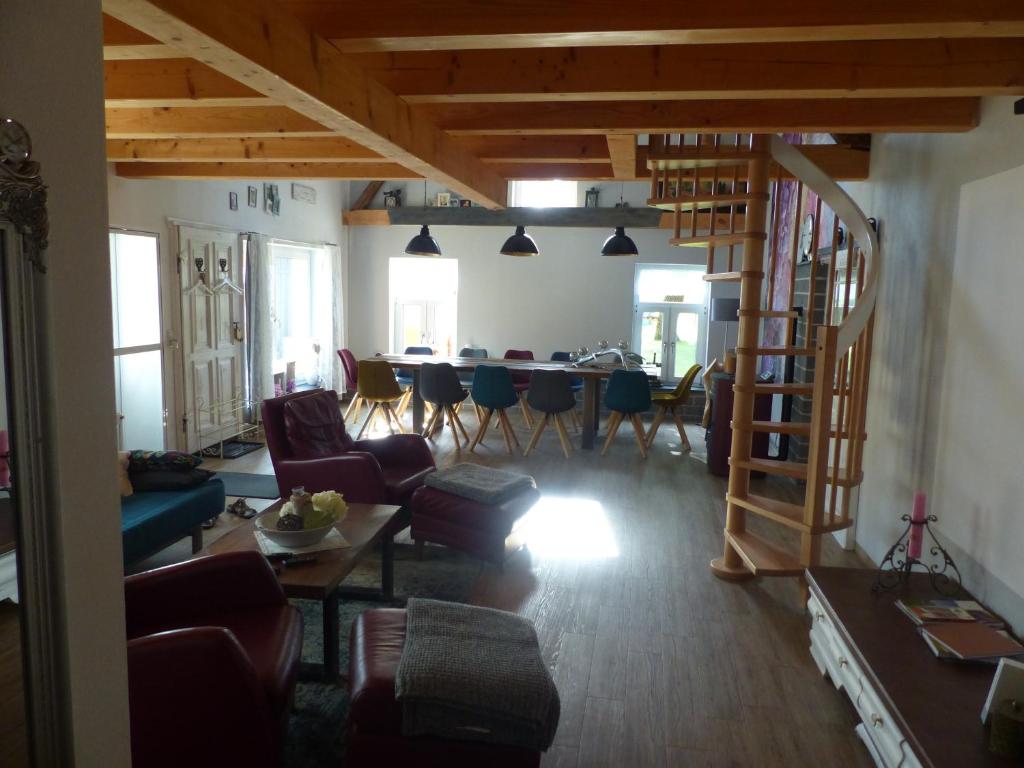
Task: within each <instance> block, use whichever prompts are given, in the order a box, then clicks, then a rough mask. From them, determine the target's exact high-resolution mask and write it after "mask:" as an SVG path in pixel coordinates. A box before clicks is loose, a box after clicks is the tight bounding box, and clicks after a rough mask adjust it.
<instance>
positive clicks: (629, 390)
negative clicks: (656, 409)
mask: <svg viewBox="0 0 1024 768" xmlns="http://www.w3.org/2000/svg"><path fill="white" fill-rule="evenodd" d="M604 404H605V405H606V406H607V407H608V410H609V411H611V416H609V417H608V437H607V439H606V440H605V441H604V448H602V449H601V455H602V456H604V455H605V454H606V453H608V449H609V448H611V446H612V441H613V440H614V439H615V433H616V432H618V430H619V425H620V424H621V423H622V420H623V419H625V418H628V419H629V421H630V422H631V423H632V424H633V429H634V430H635V431H636V442H637V445H638V446H639V447H640V455H641V456H643V457H644V458H645V459H646V458H647V434H646V432H645V431H644V425H643V422H642V421H641V420H640V414H641V413H643V412H644V411H646V410H648V409H650V407H651V384H650V380H649V379H648V378H647V374H646V373H644V372H643V371H625V370H621V369H620V370H617V371H612V375H611V378H610V379H608V389H607V390H606V391H605V395H604Z"/></svg>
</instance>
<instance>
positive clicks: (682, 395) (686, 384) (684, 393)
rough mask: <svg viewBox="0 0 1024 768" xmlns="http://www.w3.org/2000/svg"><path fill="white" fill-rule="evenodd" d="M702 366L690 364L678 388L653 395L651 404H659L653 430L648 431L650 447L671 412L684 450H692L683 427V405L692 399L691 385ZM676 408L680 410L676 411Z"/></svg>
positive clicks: (648, 444)
mask: <svg viewBox="0 0 1024 768" xmlns="http://www.w3.org/2000/svg"><path fill="white" fill-rule="evenodd" d="M700 368H701V367H700V366H699V365H697V364H696V363H694V364H693V365H692V366H690V370H688V371H687V372H686V373H685V374H683V378H681V379H680V380H679V383H678V384H677V385H676V388H675V389H673V390H672V391H671V392H655V393H654V394H652V395H651V404H652V405H655V406H657V408H658V410H657V411H656V412H655V414H654V421H652V422H651V430H650V432H648V433H647V447H648V448H650V447H651V446H652V445H654V437H655V435H657V434H658V427H660V426H661V422H663V421H664V420H665V417H666V416H668V415H669V414H670V413H671V414H672V420H673V421H675V423H676V429H678V430H679V439H680V440H681V441H682V443H683V450H684V451H688V450H690V441H689V440H687V439H686V430H685V429H683V414H682V407H683V406H684V405H686V401H687V400H689V399H690V387H692V386H693V380H694V379H695V378H697V374H698V373H700ZM676 408H679V409H680V410H679V411H676Z"/></svg>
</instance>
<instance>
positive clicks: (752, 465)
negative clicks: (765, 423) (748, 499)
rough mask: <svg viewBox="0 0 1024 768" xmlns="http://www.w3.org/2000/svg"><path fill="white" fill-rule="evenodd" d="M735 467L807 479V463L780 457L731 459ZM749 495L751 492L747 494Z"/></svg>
mask: <svg viewBox="0 0 1024 768" xmlns="http://www.w3.org/2000/svg"><path fill="white" fill-rule="evenodd" d="M730 464H732V466H734V467H743V468H744V469H749V470H750V471H751V472H767V473H769V474H772V475H783V476H784V477H795V478H797V479H798V480H806V479H807V464H805V463H804V462H802V461H782V460H780V459H744V460H742V461H735V462H734V461H731V460H730ZM747 495H748V496H749V495H750V494H747Z"/></svg>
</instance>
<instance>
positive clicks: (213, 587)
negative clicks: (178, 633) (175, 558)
mask: <svg viewBox="0 0 1024 768" xmlns="http://www.w3.org/2000/svg"><path fill="white" fill-rule="evenodd" d="M124 599H125V616H126V620H127V630H128V637H130V638H131V637H138V636H139V635H143V634H151V633H152V632H156V631H160V630H163V629H172V628H176V627H180V626H183V625H187V624H188V623H190V622H191V623H193V624H194V619H195V618H196V617H199V616H211V615H216V614H217V613H218V612H221V613H223V612H228V611H238V610H246V609H251V608H258V607H261V606H268V605H269V606H274V605H283V604H284V603H285V602H286V599H285V596H284V591H283V590H282V589H281V584H280V583H279V582H278V580H277V577H276V576H275V575H274V569H273V568H271V567H270V564H269V563H268V562H267V561H266V559H265V558H264V557H263V555H262V554H260V553H259V552H255V551H251V552H225V553H224V554H220V555H211V556H209V557H200V558H197V559H195V560H186V561H185V562H183V563H175V564H174V565H168V566H165V567H163V568H157V569H155V570H152V571H146V572H144V573H139V574H136V575H134V576H129V577H127V578H126V579H125V580H124Z"/></svg>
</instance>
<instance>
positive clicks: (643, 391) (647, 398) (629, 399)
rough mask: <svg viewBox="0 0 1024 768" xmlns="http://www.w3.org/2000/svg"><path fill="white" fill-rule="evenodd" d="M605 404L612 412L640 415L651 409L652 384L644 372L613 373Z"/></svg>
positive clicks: (616, 371) (619, 371)
mask: <svg viewBox="0 0 1024 768" xmlns="http://www.w3.org/2000/svg"><path fill="white" fill-rule="evenodd" d="M604 404H605V405H606V406H607V408H608V410H610V411H619V412H620V413H640V412H641V411H646V410H647V409H648V408H650V407H651V384H650V380H649V379H648V378H647V374H646V373H644V372H643V371H624V370H622V369H619V370H615V371H612V375H611V378H610V379H609V380H608V390H607V391H606V392H605V394H604Z"/></svg>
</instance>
